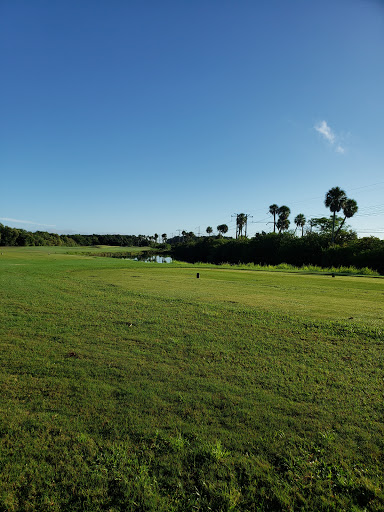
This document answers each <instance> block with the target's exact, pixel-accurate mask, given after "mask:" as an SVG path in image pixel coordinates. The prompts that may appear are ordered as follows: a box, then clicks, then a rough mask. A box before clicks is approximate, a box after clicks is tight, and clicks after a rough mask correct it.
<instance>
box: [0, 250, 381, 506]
mask: <svg viewBox="0 0 384 512" xmlns="http://www.w3.org/2000/svg"><path fill="white" fill-rule="evenodd" d="M36 249H37V248H35V249H34V250H29V248H26V249H25V250H21V249H18V250H17V249H13V250H8V249H7V248H5V250H3V251H2V252H3V255H2V256H1V259H0V280H1V283H0V284H1V291H2V293H1V295H0V305H1V309H0V339H1V345H0V389H1V394H0V413H1V414H0V469H1V474H2V479H1V481H0V510H10V511H24V510H36V511H40V510H42V511H44V510H57V511H59V510H71V511H72V510H92V511H93V510H95V511H98V510H100V511H101V510H103V511H105V510H111V511H112V510H113V511H117V510H119V511H120V510H121V511H123V510H124V511H125V510H151V511H155V510H156V511H157V510H163V511H168V510H178V511H184V510H186V511H192V510H204V511H205V510H209V509H212V510H238V511H248V510H324V511H325V510H345V511H347V510H348V511H349V510H356V511H358V510H361V511H363V510H377V511H378V510H383V508H384V501H383V491H382V481H383V480H384V472H383V464H382V458H383V438H384V437H383V434H384V432H383V430H384V428H383V423H382V418H383V412H384V411H383V406H382V385H383V381H382V378H383V373H382V363H383V356H382V348H383V341H384V334H383V327H384V321H383V306H382V304H383V300H382V298H383V295H384V281H383V280H382V279H377V278H368V277H359V278H357V277H341V276H337V277H336V278H332V277H331V276H327V275H304V274H292V273H277V272H274V273H272V272H264V271H258V272H253V271H250V272H247V271H246V270H234V269H231V268H227V269H226V268H222V267H220V268H214V267H209V268H208V267H207V268H200V269H199V270H198V272H199V274H200V277H199V279H197V277H196V273H197V272H196V268H198V267H194V266H191V265H186V264H183V265H181V264H180V265H179V266H175V265H159V264H151V263H149V264H146V263H139V262H133V261H127V260H116V259H108V258H95V257H93V256H80V255H79V256H76V255H66V254H64V253H60V251H58V252H57V253H52V251H51V250H48V249H50V248H45V249H44V250H43V251H41V250H36ZM60 249H61V248H60Z"/></svg>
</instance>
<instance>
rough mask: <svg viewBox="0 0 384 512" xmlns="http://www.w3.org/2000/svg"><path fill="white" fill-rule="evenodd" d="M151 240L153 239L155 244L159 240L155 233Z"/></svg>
mask: <svg viewBox="0 0 384 512" xmlns="http://www.w3.org/2000/svg"><path fill="white" fill-rule="evenodd" d="M153 238H154V240H155V242H156V243H157V239H158V238H159V235H158V234H157V233H155V234H154V236H153Z"/></svg>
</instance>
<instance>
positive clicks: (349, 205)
mask: <svg viewBox="0 0 384 512" xmlns="http://www.w3.org/2000/svg"><path fill="white" fill-rule="evenodd" d="M358 209H359V208H358V206H357V203H356V201H355V200H354V199H346V200H345V201H344V204H343V213H344V219H343V221H342V223H341V224H340V226H339V228H338V230H337V231H336V233H335V239H336V238H337V235H338V234H339V232H340V230H341V228H342V227H343V226H344V222H345V221H346V220H347V219H350V218H351V217H353V216H354V215H355V213H356V212H357V210H358Z"/></svg>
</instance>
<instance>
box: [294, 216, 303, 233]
mask: <svg viewBox="0 0 384 512" xmlns="http://www.w3.org/2000/svg"><path fill="white" fill-rule="evenodd" d="M305 222H306V219H305V217H304V215H303V214H302V213H299V215H296V217H295V224H296V229H297V228H298V227H300V228H301V236H303V235H304V226H305Z"/></svg>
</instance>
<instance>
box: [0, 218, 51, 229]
mask: <svg viewBox="0 0 384 512" xmlns="http://www.w3.org/2000/svg"><path fill="white" fill-rule="evenodd" d="M0 220H4V221H5V222H17V223H18V224H30V225H32V226H44V227H46V228H54V227H55V224H39V223H38V222H33V221H31V220H17V219H9V218H8V217H0Z"/></svg>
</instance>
